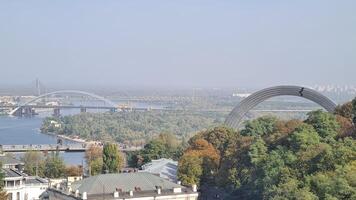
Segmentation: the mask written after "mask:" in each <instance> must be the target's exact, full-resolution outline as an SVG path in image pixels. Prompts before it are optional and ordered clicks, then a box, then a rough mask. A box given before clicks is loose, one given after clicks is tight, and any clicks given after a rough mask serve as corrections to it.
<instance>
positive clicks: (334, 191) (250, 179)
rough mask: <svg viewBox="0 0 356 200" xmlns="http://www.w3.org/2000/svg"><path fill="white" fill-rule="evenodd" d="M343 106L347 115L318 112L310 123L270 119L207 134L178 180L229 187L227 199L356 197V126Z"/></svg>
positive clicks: (188, 153)
mask: <svg viewBox="0 0 356 200" xmlns="http://www.w3.org/2000/svg"><path fill="white" fill-rule="evenodd" d="M354 102H355V101H353V103H354ZM341 107H343V108H347V110H348V111H347V112H346V111H345V113H346V114H345V113H344V111H342V112H341V111H338V112H337V113H336V114H335V115H334V114H330V113H326V112H323V111H321V110H317V111H313V112H310V113H308V115H307V119H306V120H305V121H296V120H291V121H283V120H279V119H278V118H275V117H269V116H265V117H261V118H258V119H255V120H252V121H248V122H247V123H246V124H245V127H244V128H243V129H242V130H241V132H236V131H234V130H231V129H229V128H226V127H216V128H213V129H210V130H207V131H202V132H200V133H198V134H197V135H196V136H194V137H193V138H191V140H190V141H189V146H188V147H187V149H186V150H185V151H184V154H183V156H182V157H181V159H180V160H179V169H178V177H179V178H180V180H182V182H183V183H185V184H192V183H198V184H200V185H210V187H216V186H219V187H220V188H225V189H226V191H230V194H229V197H226V198H224V199H229V198H230V199H323V200H324V199H325V200H327V199H328V200H329V199H356V181H355V180H356V166H355V165H356V163H355V160H356V141H355V139H354V138H355V127H354V126H353V124H352V123H351V116H350V114H349V110H350V109H349V105H347V106H340V108H341ZM352 110H353V112H354V109H353V108H352ZM342 113H343V115H342V116H341V115H340V114H342ZM353 116H354V113H352V117H353ZM345 130H348V134H345ZM206 152H209V153H206ZM216 155H218V156H216ZM206 158H208V160H210V161H211V162H210V164H211V165H210V166H209V170H205V169H206V166H207V165H206V164H205V163H203V160H204V159H206ZM190 169H191V170H190ZM207 180H208V181H207ZM208 188H209V187H208ZM207 192H209V189H208V190H207Z"/></svg>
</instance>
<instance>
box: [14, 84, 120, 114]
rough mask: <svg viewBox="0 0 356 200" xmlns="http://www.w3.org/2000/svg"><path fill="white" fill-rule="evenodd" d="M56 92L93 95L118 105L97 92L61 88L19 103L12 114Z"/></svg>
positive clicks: (113, 105) (110, 103) (114, 105)
mask: <svg viewBox="0 0 356 200" xmlns="http://www.w3.org/2000/svg"><path fill="white" fill-rule="evenodd" d="M54 94H82V95H86V96H90V97H93V98H95V99H98V100H101V101H104V102H105V103H107V104H109V105H110V106H112V107H116V106H117V105H116V104H115V103H114V102H112V101H110V100H109V99H106V98H104V97H101V96H99V95H96V94H93V93H90V92H85V91H80V90H59V91H54V92H49V93H46V94H42V95H40V96H37V97H36V98H34V99H32V100H30V101H27V102H25V103H23V104H21V105H19V106H18V107H16V108H15V109H13V110H12V111H11V112H10V114H11V115H13V114H14V113H15V112H16V111H17V110H18V109H20V108H21V107H24V106H26V105H28V104H30V103H33V102H35V101H37V100H39V99H41V98H44V97H47V96H50V95H54Z"/></svg>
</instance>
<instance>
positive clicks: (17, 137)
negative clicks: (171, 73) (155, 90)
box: [0, 101, 164, 165]
mask: <svg viewBox="0 0 356 200" xmlns="http://www.w3.org/2000/svg"><path fill="white" fill-rule="evenodd" d="M119 103H123V102H118V104H119ZM77 104H78V105H82V104H83V102H81V104H79V103H78V102H75V105H77ZM87 105H98V102H94V101H91V102H90V103H89V104H87ZM134 106H135V107H137V108H149V107H151V108H158V109H162V108H163V107H164V106H163V105H159V104H146V103H136V104H134ZM79 112H80V111H79V110H78V109H63V110H61V115H73V114H77V113H79ZM91 112H103V111H102V110H97V111H96V110H91ZM52 113H53V111H52V110H49V111H45V112H40V114H39V115H36V116H33V117H29V118H28V117H13V116H0V144H20V145H21V144H56V143H57V137H56V136H52V135H47V134H42V133H41V132H40V127H41V124H42V120H43V118H45V117H47V116H50V115H51V114H52ZM63 142H64V143H73V141H69V140H63ZM84 155H85V153H84V152H61V153H60V156H61V157H62V158H63V159H64V162H65V163H66V164H67V165H81V164H82V163H84V164H85V160H84ZM15 156H16V157H18V158H20V157H21V156H23V153H17V154H15Z"/></svg>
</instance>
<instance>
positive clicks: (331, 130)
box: [305, 110, 340, 139]
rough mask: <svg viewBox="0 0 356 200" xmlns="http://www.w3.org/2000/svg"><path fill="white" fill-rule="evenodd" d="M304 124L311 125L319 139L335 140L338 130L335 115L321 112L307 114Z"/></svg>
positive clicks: (338, 126)
mask: <svg viewBox="0 0 356 200" xmlns="http://www.w3.org/2000/svg"><path fill="white" fill-rule="evenodd" d="M305 122H306V123H307V124H310V125H312V126H313V127H314V128H315V130H316V132H318V134H319V135H320V137H322V138H325V139H333V138H335V137H336V135H337V134H338V131H339V129H340V125H339V123H338V122H337V120H336V117H335V115H333V114H331V113H327V112H323V111H322V110H317V111H312V112H310V113H308V118H307V120H305Z"/></svg>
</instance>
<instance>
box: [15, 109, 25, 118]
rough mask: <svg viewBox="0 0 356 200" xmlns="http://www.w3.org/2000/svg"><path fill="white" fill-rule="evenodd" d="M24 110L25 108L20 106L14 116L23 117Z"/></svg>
mask: <svg viewBox="0 0 356 200" xmlns="http://www.w3.org/2000/svg"><path fill="white" fill-rule="evenodd" d="M22 112H23V109H22V108H19V109H17V110H16V112H14V114H13V115H14V116H16V117H22Z"/></svg>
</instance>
